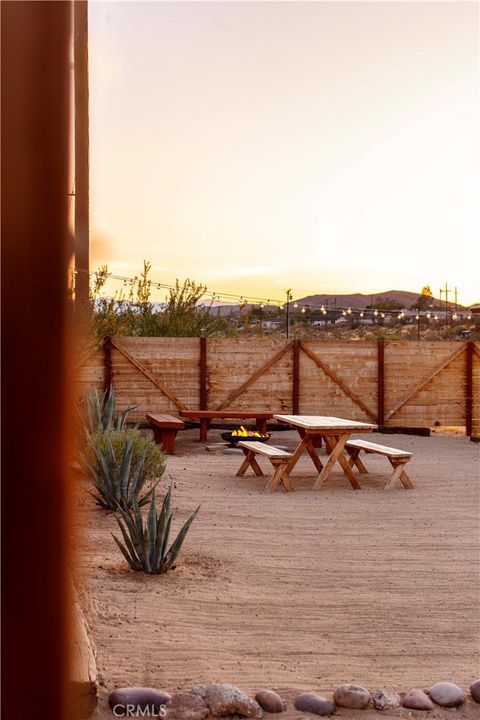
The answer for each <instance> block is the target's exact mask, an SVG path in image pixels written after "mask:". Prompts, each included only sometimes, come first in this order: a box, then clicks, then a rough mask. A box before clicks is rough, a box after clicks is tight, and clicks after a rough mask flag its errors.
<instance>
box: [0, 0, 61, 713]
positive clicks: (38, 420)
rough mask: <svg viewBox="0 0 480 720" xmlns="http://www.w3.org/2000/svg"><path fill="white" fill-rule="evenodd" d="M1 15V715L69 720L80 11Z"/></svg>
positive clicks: (7, 11)
mask: <svg viewBox="0 0 480 720" xmlns="http://www.w3.org/2000/svg"><path fill="white" fill-rule="evenodd" d="M1 16H2V23H1V25H2V29H1V32H2V42H1V54H2V58H1V60H2V62H1V92H2V128H1V135H2V138H1V139H2V220H1V223H2V228H1V229H2V250H3V252H2V296H3V300H4V302H3V303H2V339H3V346H4V348H7V350H8V351H7V352H5V353H3V357H2V373H3V394H2V409H3V411H4V417H7V414H8V422H5V423H4V427H3V457H2V469H3V476H4V478H5V480H6V481H5V482H4V483H3V488H2V542H3V547H4V548H8V552H5V554H4V557H3V562H2V585H3V592H2V620H3V633H2V642H3V651H4V653H5V658H8V660H7V661H6V662H4V663H3V668H2V674H3V677H2V680H3V683H2V695H3V697H2V711H3V713H2V716H3V717H4V718H8V720H21V719H22V718H24V717H25V715H26V714H27V715H28V713H29V711H28V710H27V706H28V705H29V704H30V702H31V700H30V701H29V700H28V698H30V699H33V698H35V701H33V702H34V704H36V706H37V707H38V708H39V709H38V710H37V712H38V713H39V714H45V713H46V714H47V715H48V716H49V717H51V718H59V719H61V718H66V717H72V714H71V713H67V712H66V711H65V695H64V679H65V675H66V672H67V651H66V644H67V619H66V573H65V568H66V552H67V532H66V528H67V521H66V518H65V515H66V512H67V485H68V483H67V480H68V472H69V471H68V463H67V459H68V446H67V445H68V431H69V411H68V409H69V406H70V402H71V397H70V392H69V388H68V385H67V377H68V375H69V370H68V368H67V361H68V352H67V329H68V326H69V316H68V307H67V301H66V299H67V289H68V287H67V286H68V278H67V267H68V263H69V261H70V259H71V254H70V253H69V247H68V243H69V239H68V193H69V187H68V177H69V173H68V170H69V168H68V165H69V103H70V92H69V83H70V72H71V71H70V57H69V48H70V39H71V37H70V29H71V6H70V3H68V2H48V1H45V2H42V1H41V0H38V1H37V2H21V1H18V2H15V1H13V2H5V3H2V6H1ZM7 480H8V482H7ZM70 532H71V529H70V528H69V529H68V534H70ZM27 687H28V691H27ZM26 691H27V695H28V697H27V695H26ZM34 712H35V711H34Z"/></svg>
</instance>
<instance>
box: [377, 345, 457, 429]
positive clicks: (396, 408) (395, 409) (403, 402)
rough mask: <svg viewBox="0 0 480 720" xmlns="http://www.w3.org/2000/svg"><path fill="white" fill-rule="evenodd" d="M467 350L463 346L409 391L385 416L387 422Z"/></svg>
mask: <svg viewBox="0 0 480 720" xmlns="http://www.w3.org/2000/svg"><path fill="white" fill-rule="evenodd" d="M464 350H465V345H462V347H460V348H458V349H455V350H454V352H453V353H452V354H451V355H450V356H449V357H448V358H447V359H446V360H444V362H442V364H441V365H439V366H438V367H437V368H436V369H435V370H433V372H431V373H430V374H429V375H428V377H426V378H425V379H424V380H422V381H421V382H420V383H418V385H416V386H415V387H414V388H413V389H412V390H411V391H409V393H408V395H407V397H404V398H403V400H400V402H397V403H396V405H395V406H394V407H393V408H392V409H391V410H389V412H387V413H386V415H385V420H389V419H390V418H391V417H392V415H395V413H396V412H398V411H399V410H400V408H402V407H403V406H404V405H406V404H407V403H408V401H409V400H411V399H412V398H414V397H415V395H417V393H419V392H420V390H422V389H423V388H424V387H425V385H427V384H428V383H429V382H430V381H431V380H433V378H434V377H436V376H437V375H438V374H439V373H440V372H442V370H444V369H445V368H446V367H448V365H450V363H451V362H453V360H455V358H456V357H458V356H459V355H461V354H462V353H463V352H464Z"/></svg>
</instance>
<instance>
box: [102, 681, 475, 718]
mask: <svg viewBox="0 0 480 720" xmlns="http://www.w3.org/2000/svg"><path fill="white" fill-rule="evenodd" d="M470 697H471V698H472V700H473V701H474V702H476V703H479V704H480V679H478V680H475V681H474V682H473V683H472V684H471V685H470ZM465 700H466V694H465V692H464V691H463V690H462V688H460V687H459V686H458V685H455V683H452V682H450V681H446V680H444V681H442V682H437V683H434V684H433V685H432V686H431V687H430V688H428V689H424V690H421V689H419V688H412V689H410V690H408V691H407V692H405V693H401V694H400V693H398V692H397V691H396V690H393V689H386V688H383V689H381V690H377V691H376V692H374V693H371V692H370V690H368V689H367V688H365V687H362V686H361V685H355V684H352V683H345V684H343V685H339V686H338V687H337V688H336V690H335V692H334V693H333V697H332V698H326V697H323V696H321V695H317V694H316V693H313V692H305V693H303V694H300V695H298V696H297V697H296V698H295V700H294V701H293V708H292V709H295V710H298V711H301V712H307V713H311V714H314V715H320V716H328V715H333V713H334V712H335V711H336V709H337V708H350V709H354V710H364V709H366V708H375V709H376V710H378V711H379V712H381V711H383V710H386V709H394V708H399V707H404V708H409V709H412V710H424V711H427V712H428V711H432V710H435V708H438V707H444V708H455V707H459V706H460V705H462V704H463V703H464V702H465ZM108 702H109V705H110V708H111V709H112V713H113V716H114V717H125V713H126V712H127V709H128V708H130V713H131V712H133V710H132V705H133V706H134V709H135V711H136V714H138V715H140V714H143V715H144V716H146V715H147V714H149V715H150V716H155V717H163V718H165V719H166V720H206V719H209V720H213V719H214V718H224V717H225V718H230V720H242V719H243V718H252V720H260V719H261V718H262V717H263V712H264V711H265V712H267V713H282V712H285V710H287V709H289V708H288V704H287V702H286V701H285V700H284V698H283V697H281V695H279V694H278V693H277V692H276V691H275V690H272V689H268V688H263V689H261V690H259V691H258V692H257V693H256V695H255V698H251V697H250V696H249V695H248V694H247V693H245V692H244V691H243V690H240V688H238V687H236V686H235V685H231V684H230V683H211V684H208V685H197V686H196V687H194V688H193V689H192V690H190V691H189V692H179V693H176V694H174V695H169V694H168V693H166V692H164V691H162V690H157V689H155V688H147V687H129V688H118V689H116V690H114V691H113V692H112V693H110V695H109V699H108ZM134 714H135V713H134Z"/></svg>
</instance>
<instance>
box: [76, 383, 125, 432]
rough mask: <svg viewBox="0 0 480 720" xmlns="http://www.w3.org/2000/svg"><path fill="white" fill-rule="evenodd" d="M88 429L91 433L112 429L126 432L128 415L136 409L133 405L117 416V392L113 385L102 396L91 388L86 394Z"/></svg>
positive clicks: (85, 404) (95, 389)
mask: <svg viewBox="0 0 480 720" xmlns="http://www.w3.org/2000/svg"><path fill="white" fill-rule="evenodd" d="M84 406H85V420H86V429H87V431H88V432H89V433H95V432H97V431H98V430H107V429H108V428H110V427H113V428H115V429H116V430H124V428H125V424H126V421H127V416H128V413H129V412H130V411H131V410H134V409H135V406H134V405H132V406H130V407H128V408H127V409H126V410H124V412H123V413H121V414H120V415H118V416H117V415H115V410H116V400H115V390H114V388H113V385H111V386H110V387H109V388H108V389H107V390H105V391H104V392H103V393H102V394H101V396H100V395H99V394H98V391H97V388H89V389H88V390H86V392H85V394H84Z"/></svg>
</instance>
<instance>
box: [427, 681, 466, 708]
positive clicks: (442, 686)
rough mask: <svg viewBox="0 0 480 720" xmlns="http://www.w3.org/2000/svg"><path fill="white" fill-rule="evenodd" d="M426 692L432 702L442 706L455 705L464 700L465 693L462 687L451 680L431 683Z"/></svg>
mask: <svg viewBox="0 0 480 720" xmlns="http://www.w3.org/2000/svg"><path fill="white" fill-rule="evenodd" d="M428 694H429V695H430V697H431V698H432V700H433V702H436V703H437V705H441V706H442V707H456V706H457V705H461V704H462V703H464V702H465V693H464V692H463V690H462V688H459V687H458V685H455V683H451V682H439V683H435V685H432V687H431V688H430V690H429V691H428Z"/></svg>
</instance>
